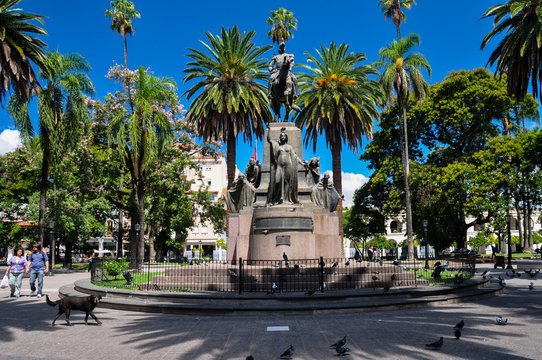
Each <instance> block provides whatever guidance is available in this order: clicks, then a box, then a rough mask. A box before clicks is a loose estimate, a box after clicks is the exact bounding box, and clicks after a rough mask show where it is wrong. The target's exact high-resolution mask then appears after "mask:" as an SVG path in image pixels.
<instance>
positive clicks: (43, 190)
mask: <svg viewBox="0 0 542 360" xmlns="http://www.w3.org/2000/svg"><path fill="white" fill-rule="evenodd" d="M50 157H51V154H50V152H49V146H47V144H43V159H42V162H41V184H40V203H39V221H38V242H39V243H40V245H41V247H42V248H43V240H44V239H45V210H46V200H47V186H48V184H47V182H48V181H47V179H48V178H49V167H50Z"/></svg>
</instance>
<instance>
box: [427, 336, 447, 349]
mask: <svg viewBox="0 0 542 360" xmlns="http://www.w3.org/2000/svg"><path fill="white" fill-rule="evenodd" d="M443 343H444V338H443V337H442V336H441V337H440V339H439V340H437V341H435V342H433V343H431V344H425V346H427V347H429V348H433V349H440V348H441V347H442V344H443Z"/></svg>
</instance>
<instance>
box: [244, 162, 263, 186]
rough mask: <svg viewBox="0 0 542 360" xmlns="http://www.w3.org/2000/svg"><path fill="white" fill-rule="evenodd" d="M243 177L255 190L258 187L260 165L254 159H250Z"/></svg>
mask: <svg viewBox="0 0 542 360" xmlns="http://www.w3.org/2000/svg"><path fill="white" fill-rule="evenodd" d="M245 177H246V178H247V180H248V182H249V183H251V184H252V185H253V186H254V187H255V188H256V189H257V188H258V187H259V186H260V178H261V173H260V163H259V162H258V160H255V159H254V158H250V160H249V161H248V165H247V168H246V170H245Z"/></svg>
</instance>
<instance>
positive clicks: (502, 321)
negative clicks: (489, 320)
mask: <svg viewBox="0 0 542 360" xmlns="http://www.w3.org/2000/svg"><path fill="white" fill-rule="evenodd" d="M495 321H496V322H497V325H506V324H507V323H508V319H503V317H502V316H497V318H496V319H495Z"/></svg>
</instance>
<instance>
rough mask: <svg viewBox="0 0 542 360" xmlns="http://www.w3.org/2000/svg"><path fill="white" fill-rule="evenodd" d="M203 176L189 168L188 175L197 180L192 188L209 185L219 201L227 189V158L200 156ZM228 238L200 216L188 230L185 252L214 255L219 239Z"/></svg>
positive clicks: (210, 190)
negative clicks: (201, 219)
mask: <svg viewBox="0 0 542 360" xmlns="http://www.w3.org/2000/svg"><path fill="white" fill-rule="evenodd" d="M197 159H198V162H199V167H200V172H201V177H199V174H198V173H197V171H195V170H194V169H187V171H186V177H187V179H189V180H195V183H194V184H193V185H192V190H194V191H196V190H198V189H199V188H200V187H201V185H202V184H203V185H204V186H207V187H208V191H209V193H210V194H211V199H212V200H213V201H215V202H217V201H218V200H219V199H220V198H221V197H222V196H224V194H225V193H226V191H227V187H228V180H227V167H226V159H225V158H224V157H223V156H221V157H217V158H214V157H211V156H199V157H198V158H197ZM220 238H222V239H224V240H225V239H226V235H225V234H224V231H217V229H214V228H213V226H212V225H211V224H208V223H202V222H201V221H200V219H199V217H196V218H195V219H194V226H193V227H192V228H191V229H189V230H188V237H187V238H186V241H185V244H184V252H186V251H192V250H195V251H197V250H199V249H200V248H201V249H202V250H203V254H204V256H209V257H212V256H213V251H215V250H218V247H217V245H216V242H217V240H218V239H220Z"/></svg>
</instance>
